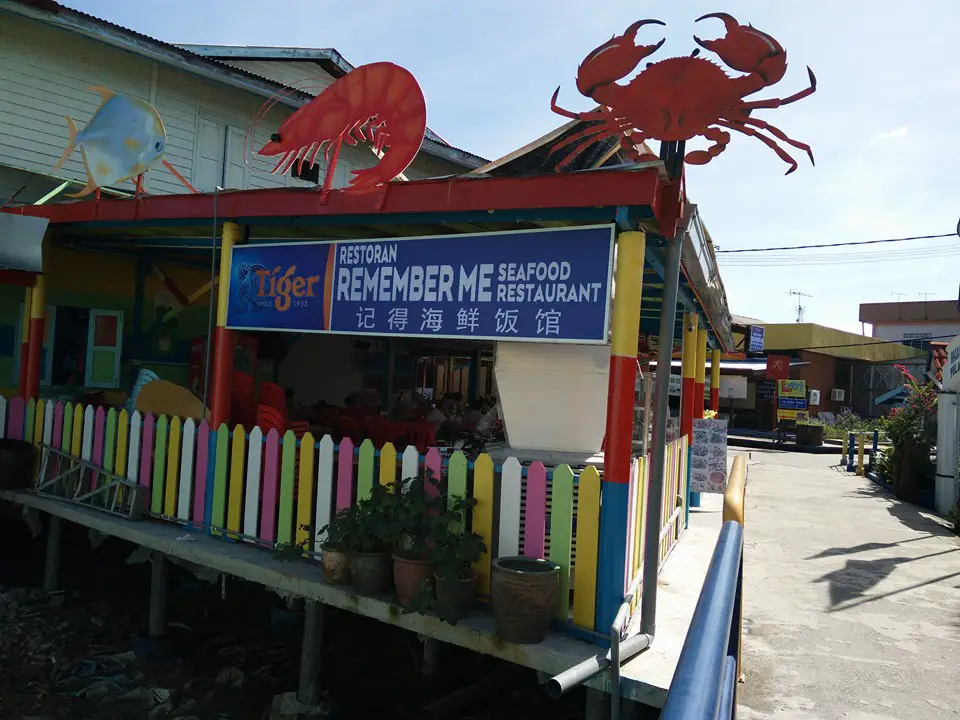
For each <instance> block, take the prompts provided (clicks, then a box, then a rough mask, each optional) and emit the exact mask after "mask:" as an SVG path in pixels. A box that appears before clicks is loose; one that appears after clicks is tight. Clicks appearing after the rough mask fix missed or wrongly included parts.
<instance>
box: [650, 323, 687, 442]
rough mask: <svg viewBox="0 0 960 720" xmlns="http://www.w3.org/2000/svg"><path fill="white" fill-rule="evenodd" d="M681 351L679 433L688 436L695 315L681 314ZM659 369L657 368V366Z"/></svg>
mask: <svg viewBox="0 0 960 720" xmlns="http://www.w3.org/2000/svg"><path fill="white" fill-rule="evenodd" d="M680 352H681V355H680V357H681V361H680V365H681V373H682V375H681V378H680V434H681V435H686V436H687V437H688V438H689V437H690V436H691V435H692V434H693V410H694V405H695V400H694V396H695V392H694V383H695V382H696V376H697V316H696V315H694V314H692V313H685V314H684V316H683V349H682V350H681V351H680ZM657 369H658V370H659V368H657Z"/></svg>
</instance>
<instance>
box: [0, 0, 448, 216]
mask: <svg viewBox="0 0 960 720" xmlns="http://www.w3.org/2000/svg"><path fill="white" fill-rule="evenodd" d="M231 64H233V65H235V66H237V67H240V68H243V69H246V70H249V71H251V72H254V73H256V74H257V75H260V76H262V77H266V78H269V79H274V80H276V81H278V82H289V83H294V84H300V85H302V84H303V81H305V80H309V81H315V83H316V84H315V87H314V88H313V91H315V92H320V91H321V90H322V89H323V88H324V87H326V86H327V85H329V83H331V82H332V80H333V79H332V78H331V76H329V75H328V74H327V73H325V72H324V71H323V70H322V69H321V68H320V67H319V66H318V65H316V64H315V63H309V62H303V63H300V62H235V63H231ZM91 85H103V86H106V87H108V88H110V89H112V90H114V91H115V92H118V93H125V94H129V95H132V96H135V97H139V98H142V99H143V100H146V101H148V102H151V103H153V104H154V106H155V107H156V108H157V110H158V112H159V113H160V116H161V118H162V119H163V122H164V126H165V128H166V132H167V159H168V160H169V161H170V163H171V164H172V165H173V166H174V167H176V168H177V170H178V171H179V172H180V173H182V174H183V175H184V177H186V178H187V179H188V180H189V181H190V182H192V183H194V184H195V185H196V186H197V187H198V189H200V190H203V191H208V192H211V191H213V190H214V188H215V187H216V185H218V184H220V182H221V174H222V169H221V167H222V166H221V163H224V162H226V166H227V169H226V187H228V188H230V189H266V188H277V187H297V186H312V183H306V182H304V181H301V180H297V179H294V178H292V177H290V175H289V172H288V173H287V174H286V175H284V176H279V177H278V176H276V175H271V174H270V171H271V170H272V169H273V167H274V165H275V164H276V159H273V160H268V159H260V158H257V157H256V156H255V152H256V150H257V149H259V148H260V147H262V146H263V145H264V144H265V143H266V142H267V141H268V140H269V137H270V134H271V133H272V132H275V131H276V129H277V128H278V127H279V126H280V125H281V124H282V123H283V121H284V120H285V119H286V118H288V117H289V116H290V110H289V109H287V108H285V107H281V106H277V107H274V108H273V109H272V110H271V111H270V112H269V113H268V114H267V117H266V118H265V119H264V120H263V121H262V122H261V123H260V125H259V127H257V128H256V133H255V135H253V136H252V137H251V135H252V133H251V124H252V123H253V119H254V117H255V115H256V113H257V112H258V111H259V110H260V109H261V108H262V107H263V104H264V102H265V100H264V98H261V97H257V96H255V95H253V94H251V93H246V92H243V91H241V90H235V89H232V88H228V87H225V86H224V85H220V84H218V83H215V82H213V81H209V80H205V79H201V78H197V77H195V76H193V75H190V74H188V73H185V72H181V71H179V70H176V69H174V68H170V67H166V66H160V65H157V64H156V63H153V62H150V61H148V60H145V59H143V58H141V57H139V56H137V55H135V54H133V53H129V52H126V51H123V50H119V49H116V48H112V47H109V46H107V45H105V44H101V43H98V42H96V41H94V40H89V39H87V38H83V37H80V36H76V35H73V34H71V33H68V32H67V31H64V30H60V29H57V28H51V27H47V26H45V25H43V24H42V23H40V22H37V21H34V20H28V19H25V18H20V17H17V16H14V15H9V14H0V165H6V166H8V167H12V168H19V169H23V170H26V171H29V172H31V173H42V174H46V175H50V174H54V173H53V166H54V165H55V164H56V162H57V160H59V158H60V155H61V154H62V153H63V151H64V149H65V148H66V144H67V140H68V130H67V123H66V120H65V116H69V117H72V118H73V119H74V121H75V122H76V123H77V126H78V127H79V128H80V129H83V127H84V126H85V125H86V123H87V122H88V121H89V119H90V118H91V117H92V116H93V113H94V112H95V111H96V110H97V108H98V106H99V105H100V101H101V100H100V96H99V95H98V94H97V93H96V92H92V91H90V90H89V89H88V87H89V86H91ZM225 138H226V155H224V141H225ZM317 139H318V140H319V139H321V138H317ZM375 162H376V158H375V157H374V155H373V154H372V152H371V151H370V149H369V147H354V148H350V147H345V148H343V150H342V151H341V154H340V160H339V162H338V164H337V169H336V173H335V178H334V183H333V185H334V187H336V188H340V187H344V186H345V185H346V184H347V183H348V182H349V180H350V178H351V174H350V171H351V170H354V169H358V168H363V167H370V166H371V165H373V164H374V163H375ZM318 163H319V164H320V166H321V167H320V177H321V181H322V178H323V173H324V163H323V154H322V153H321V154H320V156H319V157H318ZM456 171H457V169H456V166H449V167H447V163H444V162H443V161H438V160H437V159H436V158H433V157H429V156H427V157H424V158H423V159H422V160H421V159H420V158H418V160H417V161H416V162H415V163H414V166H413V167H412V168H411V169H410V171H409V172H408V176H409V177H410V178H423V177H431V176H435V175H438V174H441V175H443V174H448V173H449V172H456ZM55 174H56V175H58V176H61V177H65V178H71V179H74V180H80V181H85V180H86V172H85V170H84V167H83V161H82V157H81V154H80V153H79V152H76V153H74V154H73V155H72V156H71V157H70V158H69V159H68V160H67V162H66V163H65V164H64V165H63V166H62V167H61V168H60V169H58V170H57V171H56V173H55ZM145 184H146V188H147V189H148V190H149V191H150V192H153V193H161V194H163V193H183V192H184V191H185V190H184V188H183V186H182V185H181V184H180V182H179V181H178V180H177V179H176V178H175V177H174V176H173V174H172V173H170V172H169V171H168V170H167V169H166V168H163V167H158V168H155V169H153V170H151V171H150V172H149V173H147V175H146V176H145ZM126 185H127V186H128V188H129V189H132V187H133V185H132V182H131V183H127V184H126ZM4 189H6V188H4ZM38 192H39V191H38ZM31 194H33V193H31ZM22 199H23V200H26V201H29V200H31V199H33V198H32V197H30V198H28V197H26V196H24V197H23V198H22Z"/></svg>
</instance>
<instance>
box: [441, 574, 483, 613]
mask: <svg viewBox="0 0 960 720" xmlns="http://www.w3.org/2000/svg"><path fill="white" fill-rule="evenodd" d="M433 577H434V587H435V588H436V590H437V615H439V616H440V619H441V620H443V621H444V622H448V623H450V624H451V625H456V624H457V622H458V621H459V620H462V619H463V618H465V617H467V616H468V615H469V614H470V612H471V611H472V610H473V599H474V596H475V595H476V590H477V574H476V573H475V572H474V571H473V570H470V575H469V577H465V578H462V577H460V576H459V575H456V574H453V575H448V576H447V577H440V576H439V575H434V576H433Z"/></svg>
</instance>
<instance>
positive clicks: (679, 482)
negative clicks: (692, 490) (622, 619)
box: [623, 436, 689, 613]
mask: <svg viewBox="0 0 960 720" xmlns="http://www.w3.org/2000/svg"><path fill="white" fill-rule="evenodd" d="M688 447H689V444H688V440H687V437H686V436H684V437H682V438H680V439H678V440H674V441H673V442H672V443H670V444H668V445H667V452H666V458H665V460H664V478H663V480H664V482H663V499H662V501H661V504H660V518H659V519H660V548H659V554H658V558H659V567H663V563H664V562H666V559H667V557H668V556H669V554H670V551H671V550H673V548H674V546H675V545H676V544H677V542H678V541H679V540H680V535H681V533H682V531H683V521H682V517H683V504H684V502H685V501H686V500H685V499H686V497H687V482H688V475H687V463H688V456H689V453H688V451H687V450H688ZM649 481H650V471H649V462H648V460H647V458H644V457H639V458H635V459H634V460H633V463H632V464H631V467H630V493H629V503H630V504H629V508H630V510H629V516H628V518H627V566H626V569H625V572H624V580H623V586H624V594H625V595H626V594H628V593H632V598H631V613H632V612H633V611H634V610H635V609H636V607H637V603H638V602H639V599H640V593H638V592H636V590H637V589H638V588H639V586H640V579H641V576H642V572H643V538H644V532H645V510H646V496H647V488H648V486H649V485H648V484H649Z"/></svg>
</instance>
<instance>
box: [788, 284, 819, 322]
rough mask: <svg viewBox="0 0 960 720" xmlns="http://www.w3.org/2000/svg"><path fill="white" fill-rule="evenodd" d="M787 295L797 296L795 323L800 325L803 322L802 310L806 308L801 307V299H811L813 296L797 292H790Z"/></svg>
mask: <svg viewBox="0 0 960 720" xmlns="http://www.w3.org/2000/svg"><path fill="white" fill-rule="evenodd" d="M787 294H788V295H796V296H797V322H798V323H802V322H803V312H804V310H806V308H805V307H803V305H802V302H803V298H812V297H813V295H809V294H807V293H805V292H800V291H799V290H790V291H789V292H788V293H787Z"/></svg>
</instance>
